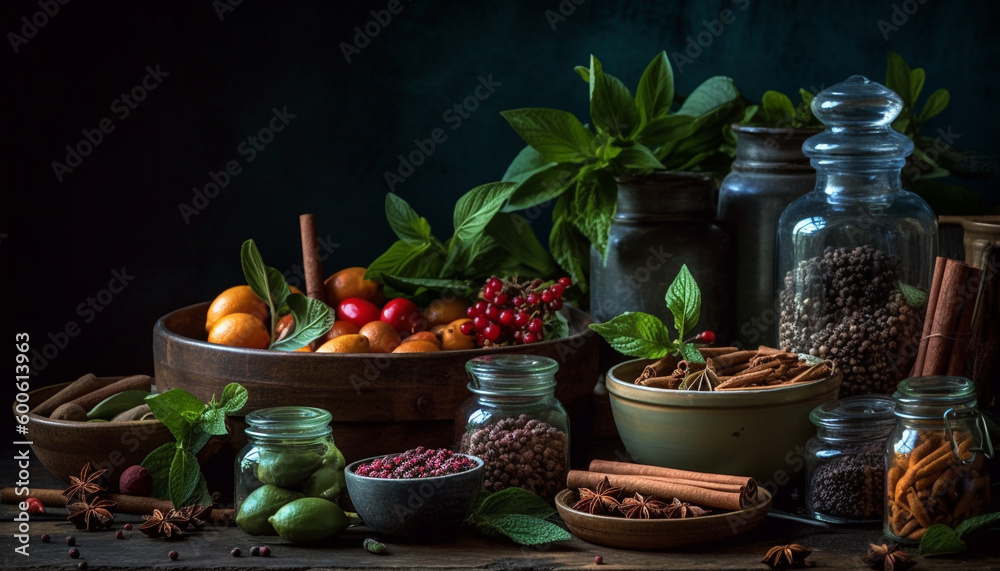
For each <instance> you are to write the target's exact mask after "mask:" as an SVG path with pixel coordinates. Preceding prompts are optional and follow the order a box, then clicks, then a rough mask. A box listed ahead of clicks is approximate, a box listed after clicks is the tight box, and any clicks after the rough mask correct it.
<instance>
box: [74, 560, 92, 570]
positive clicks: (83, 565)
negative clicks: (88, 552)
mask: <svg viewBox="0 0 1000 571" xmlns="http://www.w3.org/2000/svg"><path fill="white" fill-rule="evenodd" d="M76 568H77V569H83V571H86V570H87V569H89V568H90V565H87V562H86V561H81V562H79V563H77V564H76Z"/></svg>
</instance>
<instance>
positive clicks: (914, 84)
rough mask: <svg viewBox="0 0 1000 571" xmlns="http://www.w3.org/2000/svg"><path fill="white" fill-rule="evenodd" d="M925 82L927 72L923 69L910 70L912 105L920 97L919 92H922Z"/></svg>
mask: <svg viewBox="0 0 1000 571" xmlns="http://www.w3.org/2000/svg"><path fill="white" fill-rule="evenodd" d="M925 81H927V72H926V71H924V69H923V68H920V67H918V68H917V69H911V70H910V101H912V102H913V104H914V105H916V103H917V99H918V98H919V97H920V92H921V91H923V90H924V82H925Z"/></svg>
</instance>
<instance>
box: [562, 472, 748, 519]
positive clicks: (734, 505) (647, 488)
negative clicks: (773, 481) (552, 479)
mask: <svg viewBox="0 0 1000 571" xmlns="http://www.w3.org/2000/svg"><path fill="white" fill-rule="evenodd" d="M604 478H607V479H608V482H610V483H611V485H612V486H614V487H621V488H624V489H626V490H628V491H630V492H638V493H640V494H649V495H651V496H656V497H659V498H664V499H666V498H677V499H678V500H680V501H682V502H687V503H690V504H695V505H697V506H702V507H711V508H718V509H724V510H732V511H738V510H741V509H743V508H745V507H747V506H746V505H744V504H743V502H742V497H741V495H740V494H738V493H727V492H720V491H717V490H707V489H705V488H698V487H695V486H685V485H683V484H674V483H672V482H665V481H662V480H654V479H652V478H644V477H642V476H634V475H624V474H605V473H603V472H588V471H586V470H570V471H569V474H568V475H567V476H566V486H567V487H569V488H591V489H594V488H596V487H597V486H598V484H600V483H601V482H603V481H604Z"/></svg>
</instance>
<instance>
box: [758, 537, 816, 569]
mask: <svg viewBox="0 0 1000 571" xmlns="http://www.w3.org/2000/svg"><path fill="white" fill-rule="evenodd" d="M810 553H812V552H811V551H810V550H809V548H808V547H805V546H802V545H799V544H798V543H790V544H788V545H775V546H774V547H772V548H771V549H768V550H767V554H766V555H764V558H763V559H761V560H760V562H761V563H765V564H767V566H768V567H770V568H771V569H791V568H793V567H808V566H809V562H808V561H806V557H809V554H810Z"/></svg>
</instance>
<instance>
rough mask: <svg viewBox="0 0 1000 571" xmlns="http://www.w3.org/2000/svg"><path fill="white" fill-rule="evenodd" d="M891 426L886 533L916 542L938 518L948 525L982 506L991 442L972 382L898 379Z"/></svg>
mask: <svg viewBox="0 0 1000 571" xmlns="http://www.w3.org/2000/svg"><path fill="white" fill-rule="evenodd" d="M893 398H894V399H895V401H896V410H895V414H896V417H897V420H896V427H895V428H894V429H893V431H892V433H891V434H890V435H889V440H888V444H887V446H886V467H887V471H886V483H885V490H886V494H885V502H886V503H885V517H884V520H883V527H884V530H883V531H884V533H885V535H886V537H888V538H890V539H892V540H894V541H897V542H899V543H911V544H913V543H918V542H919V541H920V538H921V537H923V534H924V531H925V530H926V529H927V528H928V527H930V526H931V525H933V524H937V523H941V524H944V525H947V526H949V527H952V528H954V527H955V526H957V525H958V524H960V523H962V522H963V521H965V520H966V519H968V518H970V517H974V516H977V515H979V513H980V512H981V511H982V508H983V507H984V506H986V505H988V504H989V493H990V491H989V489H990V475H989V471H988V468H987V466H986V460H987V459H988V458H990V457H992V455H993V445H992V443H991V442H990V437H989V433H988V432H987V429H986V421H985V419H984V418H983V416H982V415H980V414H979V411H978V409H977V408H976V391H975V385H973V383H972V381H970V380H968V379H965V378H962V377H913V378H910V379H906V380H904V381H902V382H901V383H899V387H898V388H897V389H896V392H895V393H894V394H893Z"/></svg>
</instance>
